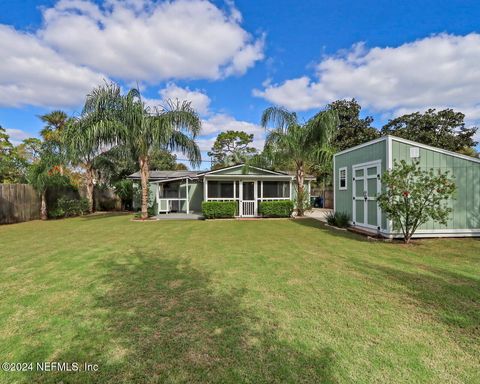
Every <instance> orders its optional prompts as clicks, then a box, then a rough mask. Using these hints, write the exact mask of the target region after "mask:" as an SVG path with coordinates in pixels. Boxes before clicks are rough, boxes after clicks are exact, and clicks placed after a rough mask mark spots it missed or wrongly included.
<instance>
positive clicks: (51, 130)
mask: <svg viewBox="0 0 480 384" xmlns="http://www.w3.org/2000/svg"><path fill="white" fill-rule="evenodd" d="M39 118H40V120H42V121H43V122H44V123H45V126H44V127H43V129H42V130H41V131H40V135H41V136H42V138H43V140H44V141H45V142H48V143H49V147H50V151H52V152H55V153H56V155H57V157H58V159H59V162H60V163H59V164H58V166H59V169H60V173H61V174H62V175H63V174H64V171H65V168H64V163H65V162H66V158H67V154H66V148H65V144H64V142H63V140H64V137H65V135H64V134H63V131H64V129H65V127H66V126H67V125H68V124H69V122H70V118H69V117H68V115H67V114H66V113H65V112H63V111H59V110H56V111H52V112H50V113H47V114H44V115H41V116H39Z"/></svg>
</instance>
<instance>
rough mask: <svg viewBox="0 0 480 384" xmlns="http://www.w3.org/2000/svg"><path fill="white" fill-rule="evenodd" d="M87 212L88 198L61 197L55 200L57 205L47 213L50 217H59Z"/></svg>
mask: <svg viewBox="0 0 480 384" xmlns="http://www.w3.org/2000/svg"><path fill="white" fill-rule="evenodd" d="M86 213H88V200H87V199H85V198H83V199H79V200H78V199H67V198H65V197H61V198H59V199H58V200H57V206H56V207H55V209H53V210H51V211H50V212H49V213H48V215H49V216H50V218H52V219H60V218H62V217H72V216H79V215H84V214H86Z"/></svg>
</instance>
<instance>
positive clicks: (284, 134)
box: [261, 107, 338, 216]
mask: <svg viewBox="0 0 480 384" xmlns="http://www.w3.org/2000/svg"><path fill="white" fill-rule="evenodd" d="M269 124H272V125H273V129H271V130H268V132H267V138H266V141H265V147H266V150H265V151H264V152H265V153H267V154H269V156H270V157H272V158H273V162H274V163H282V164H285V165H286V166H288V167H290V168H292V169H294V170H295V184H296V189H297V204H296V206H297V215H298V216H303V214H304V212H305V198H306V194H305V185H304V183H305V171H306V169H308V168H309V166H311V165H312V164H314V163H321V164H322V163H325V162H328V161H329V159H330V158H331V156H332V155H333V149H332V147H331V145H330V143H331V140H332V137H333V133H334V132H335V129H336V127H337V125H338V116H337V113H336V112H335V111H331V110H327V111H321V112H319V113H317V114H316V115H315V116H314V117H312V118H311V119H310V120H308V121H306V122H304V123H300V122H299V120H298V117H297V114H296V113H295V112H290V111H288V110H286V109H284V108H281V107H269V108H267V109H266V110H265V111H264V112H263V114H262V120H261V125H262V127H264V128H265V129H268V126H269Z"/></svg>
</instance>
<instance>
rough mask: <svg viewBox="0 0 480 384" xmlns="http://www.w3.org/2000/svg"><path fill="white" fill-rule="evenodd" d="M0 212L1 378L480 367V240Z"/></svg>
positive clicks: (445, 373)
mask: <svg viewBox="0 0 480 384" xmlns="http://www.w3.org/2000/svg"><path fill="white" fill-rule="evenodd" d="M130 218H131V216H126V215H112V216H108V215H107V216H91V217H84V218H76V219H68V220H63V221H50V222H39V221H35V222H29V223H23V224H17V225H10V226H2V227H0V244H1V247H0V262H1V264H0V265H1V268H0V293H1V295H0V362H3V361H8V362H45V361H57V362H81V363H83V362H90V363H94V364H98V365H99V371H98V372H95V373H93V372H82V373H72V372H60V373H59V372H57V373H52V372H43V373H42V372H9V373H6V372H0V382H1V383H16V382H18V383H23V382H25V383H31V382H39V383H44V382H46V383H48V382H52V383H53V382H57V383H58V382H60V381H63V383H88V382H95V383H96V382H101V383H102V382H105V383H123V382H126V383H127V382H128V383H149V382H162V383H163V382H165V383H187V382H188V383H205V382H208V383H210V382H212V383H241V382H246V383H279V382H291V383H302V382H303V383H352V382H355V383H479V382H480V241H479V240H474V239H457V240H452V239H444V240H424V241H420V242H416V243H415V244H413V245H411V246H404V245H402V244H389V243H383V242H368V241H366V240H365V239H364V238H362V237H360V236H357V235H353V234H347V233H344V232H337V231H333V230H329V229H327V228H325V227H323V226H322V224H320V223H319V222H316V221H313V220H297V221H290V220H271V221H208V222H201V221H166V222H146V223H141V222H131V221H130Z"/></svg>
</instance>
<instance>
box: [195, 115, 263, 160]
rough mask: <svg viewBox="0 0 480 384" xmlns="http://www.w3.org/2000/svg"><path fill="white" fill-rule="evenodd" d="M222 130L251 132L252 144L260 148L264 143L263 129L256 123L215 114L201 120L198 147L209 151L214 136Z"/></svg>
mask: <svg viewBox="0 0 480 384" xmlns="http://www.w3.org/2000/svg"><path fill="white" fill-rule="evenodd" d="M222 131H243V132H246V133H248V134H253V143H252V146H253V147H255V148H257V149H259V150H261V149H263V145H264V143H265V130H264V129H263V128H262V127H260V126H259V125H257V124H253V123H250V122H248V121H242V120H237V119H235V118H234V117H232V116H230V115H227V114H215V115H212V116H211V117H209V118H208V119H205V120H203V121H202V136H201V137H200V138H199V139H198V140H197V142H198V144H199V146H200V149H202V150H205V151H209V150H210V149H211V147H212V145H213V143H214V142H215V139H216V136H217V135H218V134H219V133H220V132H222Z"/></svg>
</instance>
